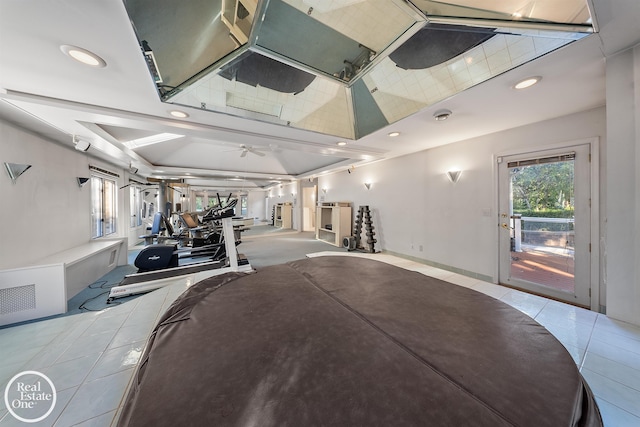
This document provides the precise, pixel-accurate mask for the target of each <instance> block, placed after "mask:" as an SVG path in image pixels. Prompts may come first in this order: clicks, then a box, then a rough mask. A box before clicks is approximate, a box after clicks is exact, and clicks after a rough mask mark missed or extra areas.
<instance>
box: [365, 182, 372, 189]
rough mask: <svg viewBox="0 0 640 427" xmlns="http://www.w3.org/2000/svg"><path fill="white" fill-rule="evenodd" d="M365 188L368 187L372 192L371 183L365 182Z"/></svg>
mask: <svg viewBox="0 0 640 427" xmlns="http://www.w3.org/2000/svg"><path fill="white" fill-rule="evenodd" d="M364 186H365V187H367V190H371V183H370V182H365V183H364Z"/></svg>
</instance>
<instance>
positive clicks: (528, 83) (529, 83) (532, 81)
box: [513, 77, 542, 89]
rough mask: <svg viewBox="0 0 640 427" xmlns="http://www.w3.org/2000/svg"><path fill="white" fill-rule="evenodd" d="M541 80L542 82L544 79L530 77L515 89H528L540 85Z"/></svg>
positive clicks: (515, 86)
mask: <svg viewBox="0 0 640 427" xmlns="http://www.w3.org/2000/svg"><path fill="white" fill-rule="evenodd" d="M540 80H542V77H528V78H526V79H524V80H521V81H519V82H518V83H516V84H515V85H514V86H513V87H514V89H526V88H528V87H531V86H533V85H534V84H536V83H538V82H539V81H540Z"/></svg>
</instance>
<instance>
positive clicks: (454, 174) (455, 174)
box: [447, 171, 462, 184]
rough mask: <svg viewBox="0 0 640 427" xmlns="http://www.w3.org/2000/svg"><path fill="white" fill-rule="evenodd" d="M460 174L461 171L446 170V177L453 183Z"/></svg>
mask: <svg viewBox="0 0 640 427" xmlns="http://www.w3.org/2000/svg"><path fill="white" fill-rule="evenodd" d="M461 174H462V171H449V172H447V177H449V181H451V182H453V183H454V184H455V183H456V182H458V180H459V179H460V175H461Z"/></svg>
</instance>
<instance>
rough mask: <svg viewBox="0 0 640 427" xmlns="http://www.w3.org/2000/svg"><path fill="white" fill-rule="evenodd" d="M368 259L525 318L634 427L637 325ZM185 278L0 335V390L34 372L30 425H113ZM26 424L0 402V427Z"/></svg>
mask: <svg viewBox="0 0 640 427" xmlns="http://www.w3.org/2000/svg"><path fill="white" fill-rule="evenodd" d="M325 255H334V256H336V255H338V256H340V255H348V256H366V257H373V258H374V259H377V260H380V261H384V262H388V263H390V264H394V265H397V266H400V267H403V268H406V269H409V270H414V271H418V272H420V273H423V274H426V275H429V276H433V277H437V278H439V279H442V280H445V281H448V282H451V283H453V284H456V285H459V286H465V287H467V288H471V289H474V290H476V291H479V292H483V293H485V294H487V295H490V296H492V297H494V298H497V299H500V300H502V301H504V302H505V303H507V304H509V305H511V306H513V307H515V308H516V309H518V310H520V311H522V312H523V313H526V314H527V315H529V316H531V317H533V318H534V319H536V321H538V322H539V323H540V324H542V325H543V326H545V327H546V328H547V329H548V330H549V331H550V332H551V333H552V334H553V335H554V336H556V337H557V338H558V340H559V341H560V342H561V343H562V344H563V345H564V346H565V347H566V349H567V350H568V351H569V353H570V354H571V355H572V356H573V358H574V360H575V362H576V365H577V366H578V367H579V369H580V371H581V372H582V374H583V376H584V377H585V378H586V380H587V382H588V383H589V385H590V386H591V388H592V390H593V392H594V394H595V396H596V399H597V401H598V405H599V407H600V410H601V412H602V416H603V418H604V421H605V426H607V427H625V426H633V427H637V426H640V327H637V326H634V325H630V324H627V323H624V322H620V321H616V320H613V319H610V318H608V317H607V316H605V315H602V314H598V313H595V312H591V311H588V310H584V309H581V308H577V307H574V306H571V305H567V304H563V303H559V302H556V301H552V300H548V299H545V298H542V297H538V296H535V295H530V294H526V293H523V292H520V291H517V290H513V289H509V288H505V287H502V286H498V285H494V284H491V283H487V282H483V281H480V280H477V279H473V278H470V277H467V276H461V275H458V274H455V273H452V272H449V271H446V270H440V269H437V268H434V267H430V266H426V265H424V264H419V263H416V262H413V261H409V260H406V259H403V258H398V257H394V256H391V255H386V254H375V255H371V254H359V253H342V252H327V253H323V252H321V253H316V254H310V255H309V256H325ZM192 282H193V278H185V279H183V280H179V281H177V282H176V283H175V284H173V285H171V286H167V287H164V288H161V289H158V290H156V291H153V292H151V293H149V294H146V295H144V296H142V297H139V298H137V299H133V300H131V301H128V302H126V303H124V304H120V305H116V306H114V307H111V308H108V309H106V310H103V311H100V312H89V313H83V314H78V315H74V316H68V317H60V318H56V319H52V320H45V321H40V322H34V323H29V324H25V325H19V326H15V327H11V328H6V329H1V330H0V361H1V365H0V386H1V387H0V388H2V390H0V391H2V392H3V394H4V388H5V386H6V384H7V383H8V382H9V380H10V379H11V378H12V377H13V376H14V375H16V374H17V373H19V372H22V371H25V370H35V371H38V372H41V373H43V374H45V375H46V376H48V377H49V378H50V379H51V380H52V382H53V383H54V385H55V386H56V389H57V402H56V405H55V408H54V411H53V412H52V413H51V414H50V415H49V416H48V417H47V418H46V419H44V420H43V421H40V422H39V423H34V424H30V425H34V426H55V427H67V426H83V427H87V426H92V427H103V426H110V425H113V424H114V423H115V420H117V416H118V410H119V408H120V406H121V404H122V400H123V398H124V396H125V393H126V390H127V388H128V385H129V382H130V381H131V379H132V375H133V372H134V370H135V367H136V364H137V362H138V360H139V358H140V355H141V354H142V352H143V350H144V346H145V344H146V339H147V337H148V334H149V332H150V331H151V330H152V329H153V327H154V325H155V323H156V321H157V319H158V318H159V316H160V315H161V314H162V313H163V312H164V311H165V310H166V309H167V308H168V307H169V305H170V304H171V303H172V302H173V301H174V300H175V298H177V296H178V295H180V294H181V293H182V292H183V291H184V290H185V289H186V288H187V287H188V286H189V284H190V283H192ZM18 425H20V426H24V425H25V423H23V422H21V421H19V420H17V419H15V418H14V417H13V416H12V415H11V414H10V413H9V412H8V411H7V409H6V407H5V403H4V399H2V402H0V426H2V427H5V426H18Z"/></svg>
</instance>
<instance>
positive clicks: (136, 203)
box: [129, 185, 145, 228]
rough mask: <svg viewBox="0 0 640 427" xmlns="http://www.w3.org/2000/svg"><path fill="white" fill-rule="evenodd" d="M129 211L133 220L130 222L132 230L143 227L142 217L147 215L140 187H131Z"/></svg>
mask: <svg viewBox="0 0 640 427" xmlns="http://www.w3.org/2000/svg"><path fill="white" fill-rule="evenodd" d="M129 211H130V214H131V219H130V220H129V225H130V226H131V228H134V227H139V226H141V225H142V217H143V216H144V214H145V212H144V210H143V207H142V194H141V190H140V187H137V186H134V185H131V186H130V187H129Z"/></svg>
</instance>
